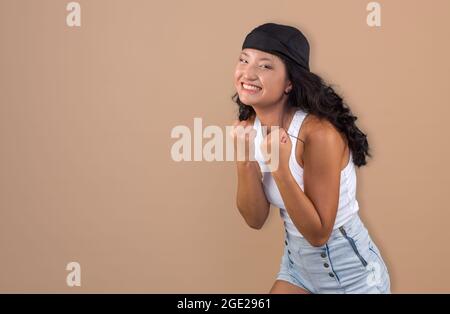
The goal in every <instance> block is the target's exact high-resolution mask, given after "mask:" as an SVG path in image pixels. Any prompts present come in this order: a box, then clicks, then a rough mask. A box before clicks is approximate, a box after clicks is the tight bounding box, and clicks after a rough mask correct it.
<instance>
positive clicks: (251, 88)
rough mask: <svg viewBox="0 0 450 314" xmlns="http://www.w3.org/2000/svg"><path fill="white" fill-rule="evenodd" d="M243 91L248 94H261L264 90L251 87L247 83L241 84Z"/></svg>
mask: <svg viewBox="0 0 450 314" xmlns="http://www.w3.org/2000/svg"><path fill="white" fill-rule="evenodd" d="M241 86H242V89H243V90H244V91H247V92H251V93H256V92H259V91H260V90H261V89H262V88H261V87H259V86H255V85H250V84H246V83H241Z"/></svg>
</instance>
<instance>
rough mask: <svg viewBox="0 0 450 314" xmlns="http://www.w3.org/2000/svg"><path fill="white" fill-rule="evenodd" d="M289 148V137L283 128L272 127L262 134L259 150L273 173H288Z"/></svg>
mask: <svg viewBox="0 0 450 314" xmlns="http://www.w3.org/2000/svg"><path fill="white" fill-rule="evenodd" d="M291 149H292V142H291V139H290V138H289V135H288V134H287V132H286V131H285V130H284V129H283V128H279V127H273V130H272V131H271V132H270V133H269V134H264V138H263V141H262V143H261V151H262V154H263V156H264V159H265V160H266V164H268V166H269V169H270V170H271V172H272V174H273V175H279V174H284V173H289V158H290V155H291ZM277 150H278V153H277Z"/></svg>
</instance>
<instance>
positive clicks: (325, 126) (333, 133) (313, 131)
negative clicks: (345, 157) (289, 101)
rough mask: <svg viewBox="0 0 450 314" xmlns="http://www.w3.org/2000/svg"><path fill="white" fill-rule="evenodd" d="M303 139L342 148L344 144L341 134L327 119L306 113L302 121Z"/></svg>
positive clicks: (344, 140) (343, 137) (343, 136)
mask: <svg viewBox="0 0 450 314" xmlns="http://www.w3.org/2000/svg"><path fill="white" fill-rule="evenodd" d="M304 124H305V125H304V127H305V140H306V142H309V143H316V144H319V145H320V144H332V145H333V146H336V147H337V148H338V149H340V150H342V149H343V148H344V147H345V145H346V138H345V135H344V134H342V133H341V132H340V131H339V130H338V129H337V128H336V127H335V126H334V125H333V123H331V122H330V121H329V120H327V119H325V118H322V119H320V118H319V117H318V116H316V115H313V114H308V115H307V117H306V118H305V121H304Z"/></svg>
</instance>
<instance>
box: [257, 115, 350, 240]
mask: <svg viewBox="0 0 450 314" xmlns="http://www.w3.org/2000/svg"><path fill="white" fill-rule="evenodd" d="M306 115H307V114H306V113H305V112H304V111H303V110H301V109H299V110H297V111H296V112H295V114H294V117H293V118H292V122H291V124H290V126H289V128H288V133H289V134H290V135H291V137H290V139H291V143H292V150H291V155H290V158H289V169H290V170H291V173H292V175H293V177H294V178H295V181H296V182H297V184H298V185H299V186H300V188H301V189H302V190H303V191H304V184H303V168H302V167H301V166H300V165H299V164H298V162H297V159H296V157H295V150H296V147H297V142H298V140H297V139H296V138H294V137H292V136H296V137H298V135H299V131H300V127H301V125H302V123H303V120H304V119H305V117H306ZM253 128H254V129H255V130H256V132H257V133H256V137H255V140H254V145H255V159H256V161H257V162H258V164H259V166H260V168H261V171H262V175H263V178H262V183H263V188H264V192H265V195H266V198H267V200H268V201H269V203H271V204H272V205H274V206H275V207H277V208H279V210H280V217H281V218H282V220H283V221H284V224H285V228H286V231H287V232H288V233H290V234H293V235H297V236H301V237H303V235H302V234H301V233H300V232H299V231H298V230H297V227H295V225H294V223H293V222H292V220H291V217H289V214H288V212H287V210H286V209H285V205H284V202H283V199H282V198H281V194H280V191H279V190H278V187H277V185H276V183H275V180H274V178H273V177H272V174H271V173H270V172H269V171H268V167H267V165H266V164H265V163H264V158H263V155H262V152H261V149H260V146H261V143H262V140H263V133H262V128H261V121H260V120H259V118H258V117H257V116H256V117H255V122H254V124H253ZM300 145H302V144H301V143H300ZM358 210H359V204H358V201H357V200H356V169H355V165H354V163H353V156H352V153H351V151H350V159H349V162H348V164H347V166H346V167H345V168H344V169H343V170H342V171H341V181H340V190H339V206H338V210H337V214H336V220H335V223H334V227H333V229H336V228H339V227H340V226H342V225H343V224H345V223H346V222H347V221H348V220H350V219H351V217H352V215H353V214H354V213H356V212H357V211H358Z"/></svg>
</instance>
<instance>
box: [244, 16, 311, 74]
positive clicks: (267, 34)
mask: <svg viewBox="0 0 450 314" xmlns="http://www.w3.org/2000/svg"><path fill="white" fill-rule="evenodd" d="M244 48H253V49H258V50H262V51H265V52H268V53H279V54H281V55H283V56H284V57H286V58H289V59H290V60H292V61H294V62H295V63H297V64H298V65H299V66H301V67H302V68H303V69H305V70H307V71H309V43H308V40H307V39H306V37H305V36H304V35H303V33H302V32H301V31H300V30H298V29H297V28H295V27H292V26H287V25H281V24H275V23H266V24H263V25H260V26H258V27H256V28H255V29H253V30H252V31H251V32H250V33H249V34H248V35H247V36H246V37H245V40H244V43H243V44H242V49H244Z"/></svg>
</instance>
